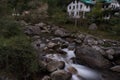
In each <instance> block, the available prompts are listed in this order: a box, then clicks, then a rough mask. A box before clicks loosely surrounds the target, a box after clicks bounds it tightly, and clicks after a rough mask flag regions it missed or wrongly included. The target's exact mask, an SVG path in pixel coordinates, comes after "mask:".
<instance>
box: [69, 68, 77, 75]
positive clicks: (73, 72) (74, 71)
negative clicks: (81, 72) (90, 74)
mask: <svg viewBox="0 0 120 80" xmlns="http://www.w3.org/2000/svg"><path fill="white" fill-rule="evenodd" d="M67 70H68V71H69V72H70V73H72V74H77V70H76V69H75V68H74V67H68V68H67Z"/></svg>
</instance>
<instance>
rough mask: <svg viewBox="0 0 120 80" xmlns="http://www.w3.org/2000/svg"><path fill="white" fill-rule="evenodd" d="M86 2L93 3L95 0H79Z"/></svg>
mask: <svg viewBox="0 0 120 80" xmlns="http://www.w3.org/2000/svg"><path fill="white" fill-rule="evenodd" d="M80 1H82V2H84V3H86V4H95V0H80Z"/></svg>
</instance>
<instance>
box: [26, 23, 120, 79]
mask: <svg viewBox="0 0 120 80" xmlns="http://www.w3.org/2000/svg"><path fill="white" fill-rule="evenodd" d="M24 25H25V29H24V33H25V34H26V35H28V36H29V37H30V38H31V39H32V43H31V45H32V46H33V47H34V48H35V49H36V51H37V53H38V57H39V64H40V65H41V67H42V68H43V69H45V70H46V71H47V72H48V74H47V75H44V76H43V78H42V79H41V80H120V42H119V41H114V40H109V39H100V38H98V37H95V36H93V35H89V34H83V33H74V34H73V33H71V32H69V31H67V30H65V29H64V28H62V27H59V26H55V25H49V24H46V23H42V22H41V23H38V24H34V25H30V24H24Z"/></svg>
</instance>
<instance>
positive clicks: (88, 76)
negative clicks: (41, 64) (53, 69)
mask: <svg viewBox="0 0 120 80" xmlns="http://www.w3.org/2000/svg"><path fill="white" fill-rule="evenodd" d="M62 50H63V51H65V52H67V54H66V55H62V54H47V55H46V57H47V58H50V59H53V60H57V61H64V62H65V68H64V70H65V71H68V72H71V73H72V79H71V80H101V75H100V74H99V73H98V72H96V71H94V70H92V69H90V68H88V67H86V66H83V65H79V64H75V63H73V60H72V59H71V58H74V57H76V56H75V54H74V50H69V49H67V48H65V49H62Z"/></svg>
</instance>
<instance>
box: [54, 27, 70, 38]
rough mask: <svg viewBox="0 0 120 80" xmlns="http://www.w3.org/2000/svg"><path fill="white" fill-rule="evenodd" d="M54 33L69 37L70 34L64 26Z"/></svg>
mask: <svg viewBox="0 0 120 80" xmlns="http://www.w3.org/2000/svg"><path fill="white" fill-rule="evenodd" d="M54 34H55V35H56V36H60V37H67V36H69V33H68V31H66V30H65V29H63V28H59V29H57V30H56V31H55V32H54Z"/></svg>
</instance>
